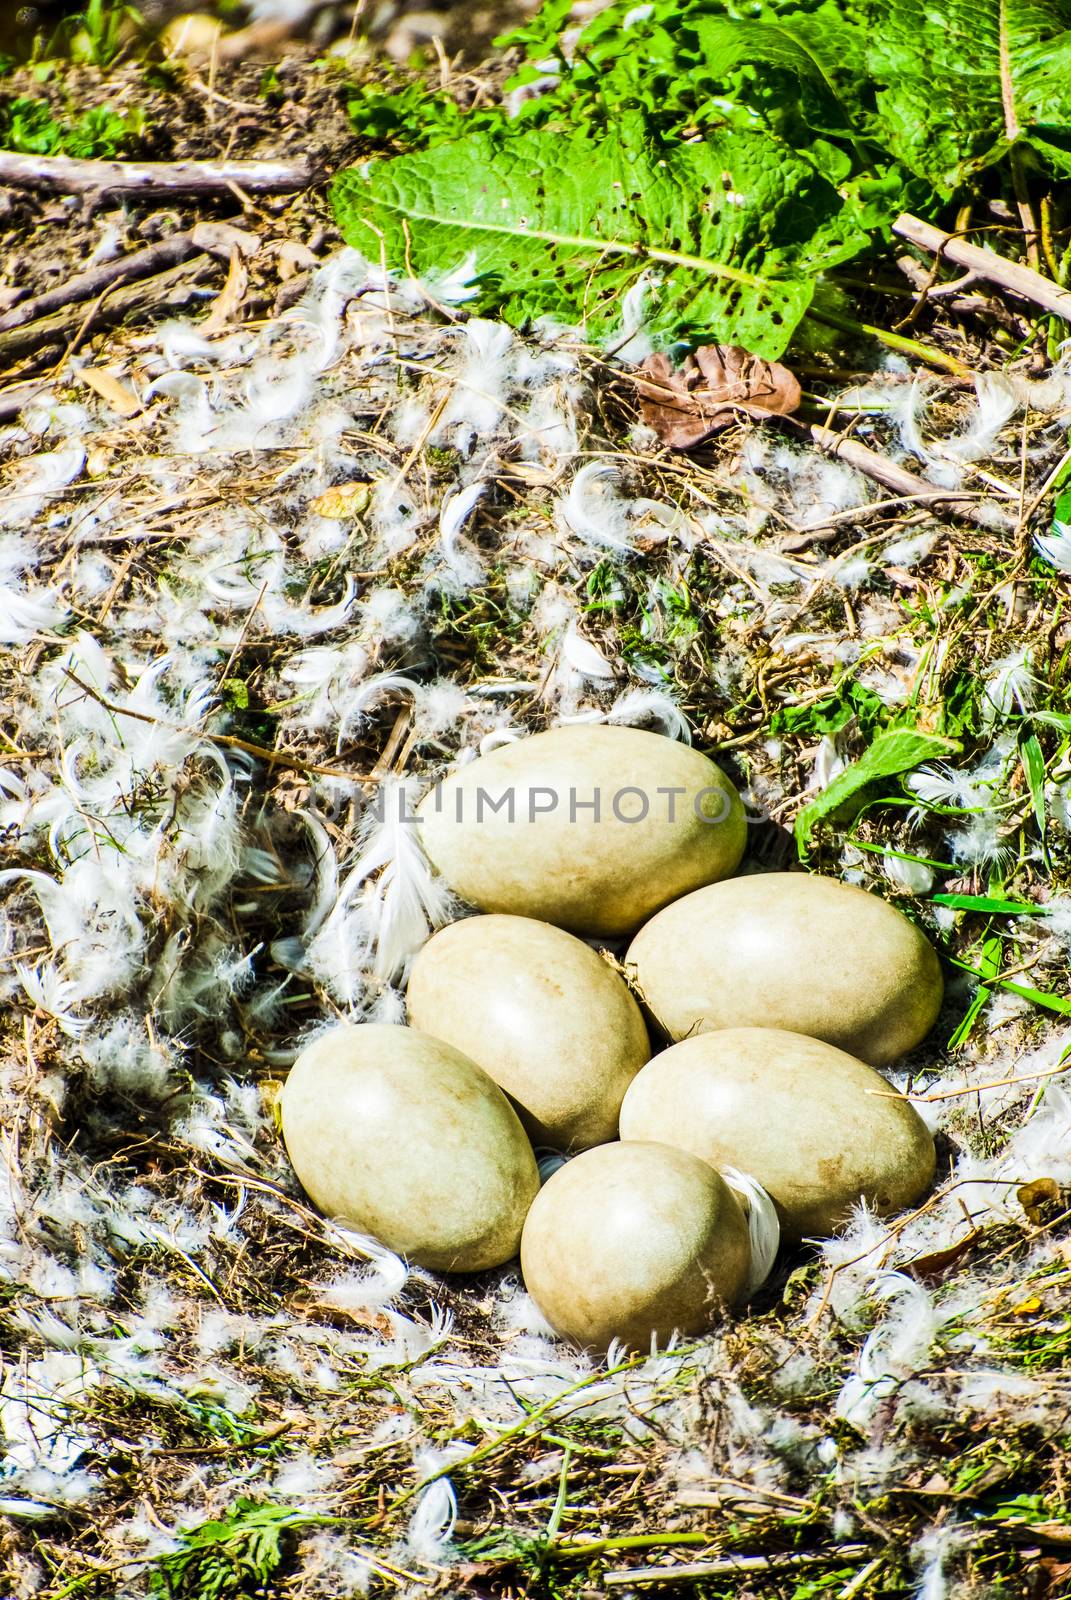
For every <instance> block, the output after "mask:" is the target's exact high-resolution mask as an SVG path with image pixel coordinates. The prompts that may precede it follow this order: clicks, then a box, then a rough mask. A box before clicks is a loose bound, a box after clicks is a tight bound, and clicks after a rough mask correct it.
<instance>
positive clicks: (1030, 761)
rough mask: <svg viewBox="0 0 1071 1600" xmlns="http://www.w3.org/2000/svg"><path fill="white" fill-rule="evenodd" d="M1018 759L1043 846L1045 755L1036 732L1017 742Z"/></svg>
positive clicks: (1043, 845)
mask: <svg viewBox="0 0 1071 1600" xmlns="http://www.w3.org/2000/svg"><path fill="white" fill-rule="evenodd" d="M1019 760H1020V762H1021V763H1022V768H1023V777H1024V778H1025V779H1026V783H1027V788H1028V789H1029V790H1030V798H1031V800H1032V801H1033V802H1034V818H1035V821H1036V822H1037V825H1038V832H1039V833H1040V834H1041V845H1042V849H1044V847H1045V757H1044V755H1043V753H1042V749H1041V746H1040V744H1039V743H1038V740H1037V735H1036V734H1033V733H1031V734H1029V735H1028V736H1027V737H1026V738H1025V739H1023V740H1022V741H1021V742H1020V744H1019Z"/></svg>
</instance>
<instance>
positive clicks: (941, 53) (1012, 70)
mask: <svg viewBox="0 0 1071 1600" xmlns="http://www.w3.org/2000/svg"><path fill="white" fill-rule="evenodd" d="M719 9H720V8H719ZM764 16H765V17H767V18H768V19H770V20H773V19H776V20H777V22H778V23H779V25H780V26H781V28H783V29H784V30H785V31H786V33H788V34H790V35H792V36H793V37H795V38H797V39H799V41H800V42H801V43H802V44H803V45H805V46H806V48H807V51H808V53H809V55H810V56H811V57H812V59H813V60H815V61H816V62H818V63H819V64H820V66H821V68H822V70H823V73H824V74H825V75H826V77H827V78H828V79H829V81H830V82H831V83H832V84H833V85H834V86H835V87H836V89H837V91H838V94H839V96H840V98H841V101H842V103H844V104H845V105H847V106H848V107H849V109H850V110H852V112H853V113H854V116H855V118H856V124H857V127H858V128H859V130H860V131H865V132H866V133H867V134H868V135H869V137H870V138H871V139H873V140H874V141H875V142H876V143H880V144H881V145H882V146H883V147H884V148H886V149H888V150H889V151H891V153H892V154H893V155H895V156H896V157H897V158H898V159H899V160H901V161H903V162H904V163H905V165H906V166H908V167H910V169H911V170H912V171H913V172H915V173H917V174H918V175H919V176H920V177H922V178H924V179H926V181H927V182H928V183H930V184H932V185H933V187H934V188H935V189H936V190H937V191H938V192H939V193H940V194H944V195H950V194H952V193H953V192H954V191H955V190H956V189H958V188H959V187H960V186H961V185H962V184H963V183H965V182H966V181H968V180H969V179H970V177H971V176H972V174H973V173H974V172H975V171H977V170H978V169H979V168H981V167H984V166H988V165H990V164H991V163H992V162H993V161H995V160H998V159H999V158H1000V157H1001V156H1003V155H1004V154H1005V153H1006V152H1007V151H1008V150H1009V149H1010V148H1012V147H1013V146H1021V145H1028V146H1031V147H1033V149H1034V150H1035V151H1036V152H1037V153H1038V154H1039V155H1040V156H1041V157H1042V158H1043V159H1044V160H1045V161H1046V162H1047V163H1048V164H1049V165H1051V166H1052V167H1054V168H1055V169H1056V170H1057V171H1058V172H1065V173H1066V172H1071V0H941V3H940V4H935V3H934V0H847V3H844V0H824V3H823V4H821V5H819V6H817V7H815V6H813V5H811V4H808V3H807V0H769V3H768V6H767V8H766V10H765V12H764ZM741 26H743V27H744V28H745V30H746V27H747V24H742V25H741ZM764 43H765V41H764V40H761V39H757V40H756V44H755V49H756V51H760V50H762V49H763V46H764Z"/></svg>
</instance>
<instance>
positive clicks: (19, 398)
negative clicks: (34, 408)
mask: <svg viewBox="0 0 1071 1600" xmlns="http://www.w3.org/2000/svg"><path fill="white" fill-rule="evenodd" d="M46 382H47V379H45V378H29V379H27V381H26V382H25V383H13V384H11V385H10V387H9V388H7V389H0V422H10V420H11V418H12V417H17V416H18V414H19V412H20V411H21V410H22V408H23V406H24V405H26V403H27V401H29V400H32V399H33V397H34V395H35V394H40V392H41V390H42V389H43V388H44V386H45V384H46Z"/></svg>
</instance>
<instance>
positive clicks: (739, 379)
mask: <svg viewBox="0 0 1071 1600" xmlns="http://www.w3.org/2000/svg"><path fill="white" fill-rule="evenodd" d="M640 374H642V376H641V375H637V376H636V377H634V378H633V382H634V383H635V385H636V389H637V391H638V393H639V396H640V410H641V412H642V414H643V420H644V422H646V423H647V425H648V427H651V428H653V429H654V430H655V432H656V433H657V435H658V437H659V438H660V439H661V441H662V443H663V444H666V445H668V446H669V447H670V449H671V450H691V449H692V448H694V446H695V445H697V444H702V443H703V441H704V440H705V439H709V438H710V436H711V434H713V433H717V431H718V429H719V428H727V427H728V426H729V424H730V423H731V422H733V421H734V419H735V418H736V416H737V415H738V414H739V413H740V412H743V413H744V414H745V415H746V416H749V417H774V416H788V415H789V414H790V413H791V412H793V411H795V410H796V409H797V407H798V406H799V403H800V398H801V396H800V386H799V383H798V382H797V380H796V378H795V377H794V376H793V374H792V373H791V372H789V370H788V368H787V367H783V366H782V365H781V363H780V362H779V361H760V359H759V358H758V356H753V355H751V354H750V352H749V351H747V350H741V349H740V347H739V345H732V344H705V345H701V346H700V347H699V349H698V350H696V352H695V353H694V355H689V356H686V357H685V359H684V362H683V364H682V365H681V366H679V367H677V368H676V369H674V366H673V363H672V362H671V361H670V359H669V357H668V356H665V355H653V356H648V357H647V359H646V361H645V362H644V363H643V365H642V366H641V367H640Z"/></svg>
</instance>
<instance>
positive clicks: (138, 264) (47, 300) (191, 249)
mask: <svg viewBox="0 0 1071 1600" xmlns="http://www.w3.org/2000/svg"><path fill="white" fill-rule="evenodd" d="M198 249H199V246H198V245H197V244H195V243H194V239H193V235H192V233H173V234H172V235H171V237H170V239H161V240H160V242H159V244H151V245H149V247H148V249H146V250H135V251H134V252H133V253H132V254H131V255H128V256H119V257H117V259H116V260H114V261H104V262H102V263H101V265H100V266H99V267H91V268H90V269H89V271H88V272H80V273H78V274H77V276H75V277H73V278H67V279H65V280H64V282H63V283H58V284H57V285H56V287H55V288H54V289H46V290H45V292H44V294H36V295H34V296H33V297H32V299H29V300H23V301H21V302H20V303H19V304H18V305H17V306H15V307H14V309H13V310H11V311H8V312H6V313H5V314H4V315H3V316H0V333H7V332H9V331H10V330H11V329H12V328H21V327H24V326H25V324H26V323H27V322H36V321H37V318H38V317H47V316H48V315H49V313H50V312H53V311H58V310H59V309H60V307H61V306H69V305H73V304H74V303H75V302H76V301H78V300H94V299H95V298H96V296H97V295H98V294H102V293H103V292H104V290H105V289H110V288H111V287H112V285H113V284H116V283H121V282H124V281H125V282H127V283H136V282H137V281H138V279H140V278H148V277H151V276H152V274H153V273H155V272H160V271H161V270H163V269H164V268H165V267H177V266H178V265H179V263H180V262H183V261H188V260H189V258H190V256H195V255H197V253H198Z"/></svg>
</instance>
